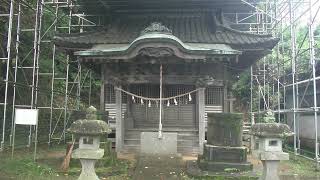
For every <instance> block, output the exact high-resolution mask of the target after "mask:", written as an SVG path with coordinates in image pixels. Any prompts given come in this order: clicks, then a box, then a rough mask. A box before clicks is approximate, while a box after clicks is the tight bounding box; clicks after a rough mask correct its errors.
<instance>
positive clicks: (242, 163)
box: [198, 144, 252, 172]
mask: <svg viewBox="0 0 320 180" xmlns="http://www.w3.org/2000/svg"><path fill="white" fill-rule="evenodd" d="M198 164H199V167H200V168H201V169H203V170H210V171H217V172H219V171H222V172H223V171H224V170H225V169H230V168H231V169H237V170H240V171H247V170H251V169H252V164H251V163H248V162H247V150H246V148H245V147H224V146H213V145H208V144H205V145H204V153H203V155H202V156H199V157H198Z"/></svg>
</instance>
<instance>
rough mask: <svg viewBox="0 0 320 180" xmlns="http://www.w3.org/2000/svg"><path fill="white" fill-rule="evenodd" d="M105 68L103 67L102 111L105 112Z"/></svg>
mask: <svg viewBox="0 0 320 180" xmlns="http://www.w3.org/2000/svg"><path fill="white" fill-rule="evenodd" d="M104 72H105V66H101V87H100V111H101V112H104V111H105V93H106V92H105V78H104V76H105V75H104Z"/></svg>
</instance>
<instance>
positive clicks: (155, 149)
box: [140, 132, 178, 155]
mask: <svg viewBox="0 0 320 180" xmlns="http://www.w3.org/2000/svg"><path fill="white" fill-rule="evenodd" d="M158 135H159V134H158V132H141V134H140V138H141V153H144V154H159V155H169V154H171V155H175V154H177V139H178V134H177V133H167V132H164V133H162V138H158Z"/></svg>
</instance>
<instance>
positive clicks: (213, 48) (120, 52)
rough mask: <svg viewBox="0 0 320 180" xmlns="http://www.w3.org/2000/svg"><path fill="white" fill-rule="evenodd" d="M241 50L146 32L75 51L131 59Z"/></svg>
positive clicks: (226, 53) (82, 55)
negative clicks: (127, 39) (128, 40)
mask: <svg viewBox="0 0 320 180" xmlns="http://www.w3.org/2000/svg"><path fill="white" fill-rule="evenodd" d="M240 54H241V51H238V50H234V49H233V48H231V47H230V46H229V45H225V44H205V43H183V42H182V41H181V40H180V39H178V38H177V37H175V36H173V35H171V34H163V33H148V34H145V35H142V36H139V37H138V38H137V39H135V40H134V41H133V42H132V43H130V44H98V45H95V46H93V47H92V48H91V49H87V50H83V51H76V52H75V53H74V55H76V56H79V57H80V58H85V57H89V58H92V57H105V58H107V59H118V60H119V59H132V58H134V57H136V56H138V55H147V56H151V57H154V58H161V57H167V56H173V55H174V56H176V57H179V58H182V59H205V58H206V57H208V56H214V55H224V56H237V55H240Z"/></svg>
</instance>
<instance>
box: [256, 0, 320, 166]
mask: <svg viewBox="0 0 320 180" xmlns="http://www.w3.org/2000/svg"><path fill="white" fill-rule="evenodd" d="M269 7H271V8H270V9H269V11H268V10H266V11H264V12H265V13H266V14H270V15H271V18H270V20H271V21H272V22H271V26H272V28H271V29H268V28H267V29H266V31H267V32H268V33H273V34H274V35H275V36H277V37H279V39H280V42H279V45H278V46H277V47H276V48H275V50H274V55H273V56H274V57H273V58H272V57H270V56H269V57H268V56H267V57H266V58H264V59H263V60H261V61H259V62H258V63H257V64H255V65H253V66H252V67H251V69H250V74H251V75H250V76H251V80H250V82H251V83H250V84H251V98H250V112H251V123H252V124H254V123H255V122H257V118H258V119H259V118H260V117H261V114H262V113H264V112H266V110H268V109H271V110H272V111H273V112H274V113H275V114H276V117H277V120H278V122H286V121H287V120H288V119H290V120H292V124H289V125H290V126H291V128H292V130H293V131H294V133H295V134H294V138H293V143H292V144H293V152H294V154H295V155H299V156H303V157H305V158H308V159H312V160H314V161H315V162H316V165H317V168H319V163H320V161H319V141H318V110H319V107H318V106H317V81H318V80H319V79H320V77H319V76H317V73H316V70H317V67H316V65H317V60H319V58H316V57H315V56H316V54H315V48H316V47H315V38H316V37H315V36H314V33H315V20H316V19H317V18H319V17H320V15H319V13H318V12H319V8H320V1H319V0H298V1H294V0H282V1H274V2H273V3H272V4H271V6H269ZM271 10H273V12H271ZM272 17H275V18H272ZM306 19H307V21H308V24H307V26H308V32H307V33H306V34H305V36H304V39H303V42H300V44H298V42H297V33H298V31H297V25H298V24H299V22H301V21H305V20H306ZM262 23H264V22H262ZM265 24H266V25H270V22H268V21H267V22H265ZM285 32H289V39H290V42H287V43H288V44H289V43H290V55H289V58H285V53H286V52H285V43H284V40H285V39H284V38H285V37H284V36H285V35H284V34H285ZM304 43H307V44H308V48H307V49H303V48H302V47H303V44H304ZM303 54H304V55H306V56H307V58H309V65H308V64H306V63H304V64H301V63H300V62H299V61H298V60H300V59H301V56H302V55H303ZM287 56H288V55H287ZM288 63H289V65H288ZM303 65H308V70H309V72H311V73H310V74H309V78H305V77H303V76H302V74H301V73H302V72H299V69H301V68H303V67H302V66H303ZM285 66H287V67H288V66H291V70H290V71H289V72H288V69H285ZM261 67H263V70H262V68H261ZM265 67H267V69H265ZM309 86H312V91H313V94H312V96H313V100H312V101H313V103H312V105H310V107H304V108H302V107H301V104H302V103H303V101H305V99H304V98H305V95H306V92H307V89H308V87H309ZM261 87H263V89H262V88H261ZM270 87H272V92H271V91H270V89H269V90H268V88H270ZM254 88H258V89H259V91H258V94H255V93H254V91H253V90H254ZM301 90H302V91H301ZM300 95H302V97H300ZM255 96H258V97H255ZM272 97H276V101H273V102H272V103H271V105H270V101H272ZM255 98H258V102H255V101H254V99H255ZM288 98H290V99H292V107H290V104H288V102H287V99H288ZM260 101H263V109H262V105H261V102H260ZM306 112H311V113H312V112H313V125H314V129H310V131H311V130H312V131H313V133H314V148H312V149H313V153H312V154H313V157H310V155H305V153H303V152H307V150H306V149H303V148H302V146H301V139H300V138H301V136H300V132H301V130H300V124H301V123H304V122H303V119H301V118H300V115H301V114H302V113H306ZM288 115H292V118H288ZM308 153H310V152H308Z"/></svg>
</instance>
